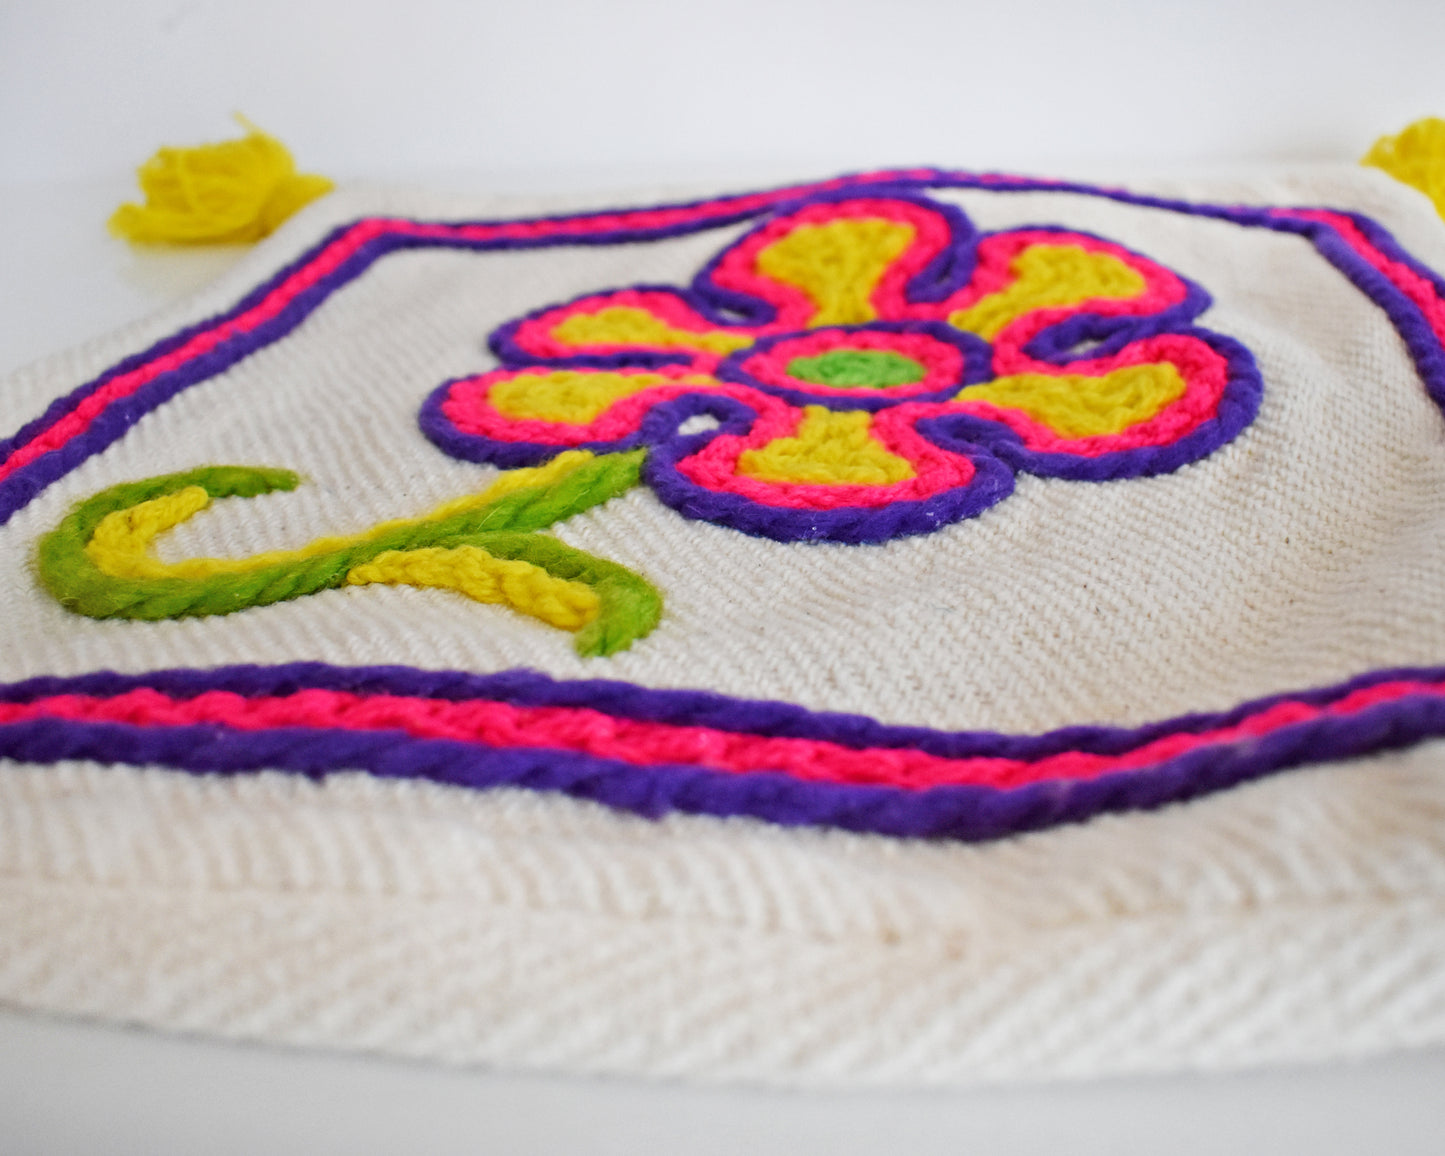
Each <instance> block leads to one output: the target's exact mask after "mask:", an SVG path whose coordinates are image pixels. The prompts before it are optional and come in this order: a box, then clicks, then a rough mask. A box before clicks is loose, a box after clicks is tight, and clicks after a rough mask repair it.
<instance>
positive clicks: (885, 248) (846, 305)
mask: <svg viewBox="0 0 1445 1156" xmlns="http://www.w3.org/2000/svg"><path fill="white" fill-rule="evenodd" d="M914 232H915V230H914V228H913V226H912V225H905V224H902V223H900V222H898V221H885V220H881V219H877V218H869V219H866V220H855V221H847V220H844V221H829V222H828V223H827V224H826V225H800V226H798V227H797V228H796V229H794V230H793V231H792V232H791V233H789V234H788V235H787V236H786V237H784V238H782V240H779V241H774V242H773V243H772V244H771V245H769V246H768V247H767V248H766V249H764V250H763V251H762V252H760V253H759V254H758V258H757V264H758V271H759V272H761V273H763V274H765V275H766V276H768V277H771V278H772V279H773V280H774V281H782V282H784V283H786V284H788V285H796V286H797V287H798V288H799V289H801V290H802V291H803V292H804V293H806V294H807V295H808V296H809V297H810V298H811V299H812V301H813V304H815V305H816V306H817V307H818V309H817V312H816V313H814V314H813V317H812V319H811V320H810V321H809V322H808V324H809V325H814V326H817V325H862V324H864V323H866V322H869V321H872V320H874V319H875V318H876V317H877V312H876V311H875V310H874V308H873V301H872V296H873V290H874V289H876V288H877V287H878V282H879V281H880V280H882V278H883V274H884V273H886V272H887V271H888V267H889V266H890V265H892V264H893V262H894V261H895V260H897V259H898V258H899V257H900V256H902V254H903V251H904V250H905V249H907V248H908V246H909V245H910V244H911V243H912V242H913V236H914Z"/></svg>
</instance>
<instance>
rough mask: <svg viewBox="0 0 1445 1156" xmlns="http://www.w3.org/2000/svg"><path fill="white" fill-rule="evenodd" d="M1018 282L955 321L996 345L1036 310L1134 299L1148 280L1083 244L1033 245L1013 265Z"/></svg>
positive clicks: (958, 315)
mask: <svg viewBox="0 0 1445 1156" xmlns="http://www.w3.org/2000/svg"><path fill="white" fill-rule="evenodd" d="M1009 269H1010V271H1011V272H1012V273H1013V274H1014V278H1015V279H1014V280H1013V281H1012V282H1011V283H1010V284H1009V285H1008V287H1007V288H1005V289H1001V290H999V291H998V292H997V293H990V294H989V295H988V296H987V297H985V298H983V299H982V300H981V301H978V302H977V303H975V304H974V305H973V306H972V307H971V308H969V309H964V310H961V311H960V312H958V313H955V314H953V315H952V316H950V317H949V319H948V323H949V324H950V325H952V326H953V327H954V328H955V329H966V330H967V331H968V332H970V333H976V334H978V335H979V336H980V337H982V338H984V339H985V340H987V341H992V340H993V339H994V338H995V337H996V336H998V334H999V333H1000V332H1001V331H1002V330H1003V328H1004V327H1005V326H1006V325H1008V324H1009V322H1011V321H1015V320H1017V319H1018V318H1020V317H1022V316H1023V315H1024V314H1025V313H1032V312H1033V311H1034V310H1035V309H1052V308H1059V307H1061V306H1066V305H1079V304H1082V303H1083V302H1085V301H1090V300H1093V299H1094V298H1096V297H1116V298H1128V297H1136V296H1138V295H1139V294H1140V293H1143V292H1144V289H1145V284H1144V278H1143V277H1142V276H1141V275H1140V274H1139V271H1138V270H1137V269H1131V268H1130V267H1129V266H1128V265H1126V264H1125V263H1124V262H1123V261H1121V260H1119V258H1118V257H1114V256H1111V255H1110V254H1108V253H1090V252H1089V251H1088V250H1087V249H1083V248H1080V247H1079V246H1078V245H1030V246H1029V247H1028V248H1027V249H1025V250H1023V252H1021V253H1019V255H1018V256H1016V257H1015V258H1014V259H1013V261H1012V262H1011V263H1010V264H1009Z"/></svg>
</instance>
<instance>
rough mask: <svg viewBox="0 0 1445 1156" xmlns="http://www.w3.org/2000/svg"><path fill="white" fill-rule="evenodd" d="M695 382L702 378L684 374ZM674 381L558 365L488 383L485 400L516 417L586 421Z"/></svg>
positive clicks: (703, 381) (653, 375)
mask: <svg viewBox="0 0 1445 1156" xmlns="http://www.w3.org/2000/svg"><path fill="white" fill-rule="evenodd" d="M686 380H688V381H689V382H692V383H694V384H699V385H706V384H708V381H709V379H706V378H688V379H686ZM671 384H675V379H673V378H667V377H663V376H662V375H661V374H659V373H630V374H629V373H605V372H601V373H599V372H588V371H578V370H572V369H558V370H554V371H552V372H550V373H546V372H542V373H519V374H517V376H515V377H511V378H507V379H506V380H504V381H499V382H497V384H496V385H494V386H492V389H491V392H490V393H488V395H487V400H488V401H490V402H491V403H492V408H493V409H495V410H496V411H497V412H498V413H500V414H503V415H504V416H506V417H510V418H515V419H518V420H523V421H526V420H532V421H551V422H566V423H569V424H573V425H586V424H587V423H588V422H591V421H595V420H596V419H597V418H599V417H601V416H602V414H603V413H605V412H606V411H607V409H608V407H609V406H611V405H612V404H613V403H614V402H618V401H621V400H622V399H623V398H624V397H630V396H631V395H632V394H634V393H641V392H642V391H643V390H644V389H652V388H653V387H654V386H658V385H671Z"/></svg>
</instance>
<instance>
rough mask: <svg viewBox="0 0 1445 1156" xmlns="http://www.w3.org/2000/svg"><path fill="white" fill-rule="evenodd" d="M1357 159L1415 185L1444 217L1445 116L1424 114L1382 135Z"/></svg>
mask: <svg viewBox="0 0 1445 1156" xmlns="http://www.w3.org/2000/svg"><path fill="white" fill-rule="evenodd" d="M1360 163H1361V164H1364V165H1374V166H1375V167H1376V168H1378V169H1384V170H1385V172H1387V173H1389V174H1390V175H1391V176H1392V177H1394V178H1395V179H1396V180H1397V181H1403V182H1404V183H1405V184H1407V185H1409V186H1410V187H1411V188H1415V189H1419V190H1420V191H1421V192H1422V193H1424V194H1425V195H1426V196H1427V197H1429V198H1430V199H1431V200H1432V201H1434V202H1435V209H1436V211H1437V212H1438V213H1439V214H1440V215H1441V216H1442V217H1445V120H1441V119H1440V118H1439V117H1438V116H1427V117H1425V118H1424V119H1423V120H1417V121H1416V122H1415V123H1414V124H1412V125H1410V126H1408V127H1407V128H1405V129H1404V130H1403V131H1402V132H1400V134H1399V135H1398V136H1382V137H1381V138H1380V139H1379V140H1377V141H1376V142H1375V144H1374V147H1373V148H1371V149H1370V151H1369V152H1368V153H1366V154H1365V156H1364V159H1363V160H1362V161H1361V162H1360Z"/></svg>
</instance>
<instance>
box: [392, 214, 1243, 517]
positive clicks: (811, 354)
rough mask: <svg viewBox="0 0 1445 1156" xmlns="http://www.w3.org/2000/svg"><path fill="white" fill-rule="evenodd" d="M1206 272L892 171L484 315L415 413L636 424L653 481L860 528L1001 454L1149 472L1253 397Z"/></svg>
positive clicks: (559, 439) (514, 431)
mask: <svg viewBox="0 0 1445 1156" xmlns="http://www.w3.org/2000/svg"><path fill="white" fill-rule="evenodd" d="M1209 304H1210V299H1209V296H1208V295H1207V294H1206V293H1205V292H1204V290H1203V289H1201V288H1200V287H1199V286H1198V285H1195V284H1193V283H1191V282H1189V281H1187V280H1185V279H1184V278H1182V277H1180V276H1179V275H1178V274H1176V273H1174V272H1172V271H1171V270H1169V269H1166V268H1165V267H1164V266H1162V265H1160V264H1158V263H1156V262H1154V261H1151V260H1149V259H1148V258H1146V257H1143V256H1141V255H1140V254H1138V253H1135V252H1132V251H1130V250H1128V249H1125V248H1123V247H1122V246H1120V245H1117V244H1115V243H1113V242H1110V241H1107V240H1103V239H1101V238H1099V237H1095V236H1091V235H1089V234H1086V233H1079V232H1074V231H1069V230H1065V229H1062V228H1056V227H1052V226H1050V227H1043V226H1040V227H1029V228H1020V229H1010V230H1005V231H1002V232H997V233H988V234H980V233H978V232H977V231H976V230H975V229H974V227H973V225H972V224H971V222H970V221H969V220H968V218H967V217H966V216H965V215H964V214H963V213H962V212H961V211H960V210H959V209H957V208H956V207H954V206H952V205H948V204H944V203H941V202H937V201H933V200H930V199H927V198H924V197H921V196H917V195H915V194H912V193H907V192H904V191H901V190H889V189H879V190H876V191H874V192H873V193H872V194H870V195H866V196H860V195H858V194H857V193H848V194H836V195H832V196H828V195H822V196H818V195H815V196H813V197H810V198H808V199H807V200H805V201H802V202H794V203H793V204H791V205H787V206H784V207H782V208H780V209H778V210H776V211H775V212H773V213H772V214H771V215H770V216H769V217H768V218H767V219H766V220H765V221H764V222H763V223H762V224H760V225H757V226H756V227H754V228H753V229H751V230H750V231H749V232H747V233H746V234H745V235H743V236H742V237H741V238H740V239H738V240H737V241H735V242H734V243H732V244H731V245H728V246H727V247H726V248H724V249H723V250H722V251H721V252H720V253H719V254H718V255H717V256H716V257H715V258H714V259H713V260H712V261H711V262H710V263H709V264H708V265H707V266H706V267H705V268H704V269H703V270H702V271H701V272H700V273H699V274H698V275H697V277H696V278H695V279H694V280H693V283H692V285H691V286H689V287H688V288H676V287H672V286H652V285H643V286H634V287H631V288H626V289H619V290H613V291H609V292H603V293H595V294H589V295H587V296H584V297H581V298H578V299H576V300H574V301H570V302H566V303H564V304H560V305H552V306H548V307H546V308H544V309H541V310H538V311H537V312H534V313H531V314H529V315H527V316H525V317H522V318H520V319H518V320H516V321H513V322H510V323H509V324H507V325H504V326H502V327H501V328H500V329H498V330H497V331H496V332H495V333H494V334H493V335H492V339H491V346H492V349H493V351H494V352H495V354H496V355H497V357H498V358H499V360H500V362H501V367H500V368H498V369H495V370H492V371H490V372H487V373H482V374H478V375H476V376H472V377H467V378H462V379H459V380H455V381H451V382H447V383H446V384H445V385H443V386H441V387H440V388H439V389H438V390H437V391H436V392H435V393H433V395H432V396H431V397H430V398H429V399H428V400H427V403H426V405H425V406H424V408H423V410H422V415H421V424H422V428H423V430H424V431H425V433H426V434H427V436H428V437H430V438H431V439H432V440H433V441H434V442H436V443H437V444H438V445H439V446H441V448H442V449H444V450H445V451H446V452H448V453H450V454H452V455H454V456H457V457H461V458H466V459H469V460H473V461H486V462H493V463H496V464H498V465H502V466H522V465H535V464H538V463H540V462H542V461H545V460H547V459H549V458H551V457H552V456H554V455H556V454H558V453H560V452H562V451H563V450H567V449H579V448H580V449H587V450H591V451H592V452H594V453H605V452H611V451H619V450H630V449H634V448H637V447H640V446H645V447H647V449H648V458H647V463H646V465H645V467H644V469H643V478H644V479H645V480H646V482H647V483H648V484H649V485H650V486H651V487H652V489H653V490H654V491H655V492H656V493H657V495H658V497H659V498H661V499H662V501H664V502H665V503H667V504H668V505H669V506H672V507H673V508H674V509H676V510H678V511H679V512H680V513H682V514H684V515H686V516H687V517H691V518H699V519H704V520H707V521H711V522H716V523H720V524H722V525H726V526H731V527H733V528H735V529H739V530H742V531H745V532H747V533H750V534H757V535H761V536H765V537H770V538H776V539H779V540H783V541H795V540H811V539H827V540H833V541H842V542H880V541H885V540H887V539H890V538H895V537H900V536H903V535H907V534H917V533H926V532H929V531H932V530H934V529H937V528H938V527H940V526H943V525H946V524H948V523H951V522H955V521H958V520H959V519H961V518H967V517H971V516H973V515H975V514H978V513H980V512H982V511H983V510H985V509H987V508H988V507H989V506H992V505H993V504H994V503H996V502H998V501H1000V500H1001V499H1003V498H1005V497H1007V496H1008V494H1009V493H1011V492H1012V490H1013V485H1014V476H1015V473H1016V472H1026V473H1032V474H1037V475H1042V476H1052V477H1062V478H1070V479H1075V480H1080V481H1100V480H1105V479H1112V478H1124V477H1136V476H1140V475H1146V474H1157V473H1163V472H1168V471H1171V470H1174V469H1177V468H1178V467H1180V466H1182V465H1184V464H1186V463H1188V462H1192V461H1195V460H1197V459H1199V458H1201V457H1204V456H1205V455H1207V454H1209V453H1211V452H1212V451H1214V450H1215V449H1217V448H1218V447H1219V446H1221V445H1223V444H1225V443H1226V442H1228V441H1229V440H1231V439H1232V438H1233V437H1234V436H1235V435H1236V434H1238V433H1239V432H1240V430H1242V429H1243V428H1244V427H1245V426H1246V425H1248V424H1249V422H1250V421H1251V420H1252V419H1253V417H1254V414H1255V412H1256V411H1257V409H1258V404H1259V395H1260V391H1261V384H1260V378H1259V374H1258V371H1257V370H1256V368H1255V365H1254V361H1253V359H1252V358H1251V356H1250V355H1249V353H1248V351H1247V350H1245V349H1244V348H1243V347H1242V346H1241V345H1239V344H1238V343H1237V342H1234V341H1232V340H1230V339H1229V338H1226V337H1223V336H1221V335H1219V334H1216V333H1211V332H1209V331H1207V330H1204V329H1200V328H1197V327H1194V326H1193V325H1192V321H1193V319H1194V318H1196V317H1197V316H1198V315H1199V314H1200V313H1201V312H1202V311H1203V310H1204V309H1206V308H1207V307H1208V306H1209Z"/></svg>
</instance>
